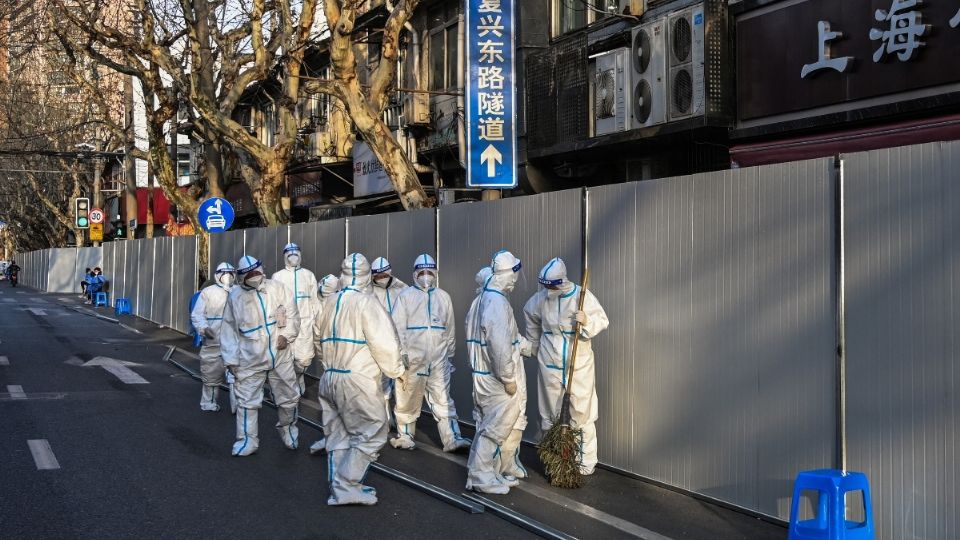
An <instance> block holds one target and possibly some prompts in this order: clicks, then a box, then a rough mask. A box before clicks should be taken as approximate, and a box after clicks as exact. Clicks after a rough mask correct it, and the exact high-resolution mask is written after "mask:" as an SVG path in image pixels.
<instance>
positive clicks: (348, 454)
mask: <svg viewBox="0 0 960 540" xmlns="http://www.w3.org/2000/svg"><path fill="white" fill-rule="evenodd" d="M328 456H329V457H328V460H329V462H328V471H329V472H328V474H330V475H332V477H333V479H332V481H331V482H330V498H328V499H327V505H329V506H341V505H345V504H362V505H366V506H372V505H374V504H377V490H375V489H373V488H372V487H369V486H365V485H363V479H364V477H365V476H366V474H367V468H369V467H370V464H371V463H373V461H374V458H373V457H372V456H370V455H368V454H365V453H363V452H361V451H360V450H358V449H356V448H350V449H349V450H334V451H332V452H328Z"/></svg>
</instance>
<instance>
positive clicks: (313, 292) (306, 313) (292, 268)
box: [270, 243, 320, 395]
mask: <svg viewBox="0 0 960 540" xmlns="http://www.w3.org/2000/svg"><path fill="white" fill-rule="evenodd" d="M301 257H302V255H301V252H300V246H298V245H296V244H293V243H290V244H287V245H286V246H284V248H283V261H284V264H285V265H286V267H285V268H284V269H283V270H279V271H277V272H276V273H274V274H273V277H272V278H270V279H272V280H274V281H278V282H280V283H282V284H283V285H284V286H285V287H286V288H288V289H290V290H291V291H292V292H293V294H294V295H295V296H296V298H297V312H298V313H299V314H300V335H299V336H297V339H296V340H295V341H294V342H293V343H292V344H291V348H292V349H293V359H294V360H295V361H296V363H295V364H294V366H293V367H294V369H296V371H297V386H298V388H299V389H300V394H301V395H303V393H304V391H306V387H305V386H304V382H303V372H304V371H306V370H307V368H309V367H310V364H311V363H312V362H313V355H314V348H313V324H314V321H315V320H316V318H317V315H319V313H320V297H319V294H318V285H317V277H316V276H315V275H313V272H311V271H310V270H307V269H306V268H303V267H302V266H300V263H301V261H302V258H301Z"/></svg>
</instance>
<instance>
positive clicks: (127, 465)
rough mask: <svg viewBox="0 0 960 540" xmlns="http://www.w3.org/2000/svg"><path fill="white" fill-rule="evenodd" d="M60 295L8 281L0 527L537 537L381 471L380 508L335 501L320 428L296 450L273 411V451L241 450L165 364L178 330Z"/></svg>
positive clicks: (266, 425) (189, 383)
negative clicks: (117, 366)
mask: <svg viewBox="0 0 960 540" xmlns="http://www.w3.org/2000/svg"><path fill="white" fill-rule="evenodd" d="M57 298H63V297H52V296H50V295H38V294H35V293H33V292H32V291H29V290H27V289H22V288H18V289H9V288H6V287H2V288H0V356H3V357H6V359H7V363H8V364H9V365H0V433H2V435H3V436H2V437H0V456H2V457H0V460H2V465H0V486H2V496H0V537H3V538H96V539H104V538H134V537H137V538H144V537H146V538H151V537H153V538H157V537H163V538H207V539H209V538H228V537H229V538H232V539H240V538H362V537H369V538H374V537H377V538H414V537H457V538H523V537H529V536H530V535H529V534H528V533H526V531H523V530H522V529H519V528H518V527H516V526H515V525H512V524H509V523H507V522H505V521H503V520H501V519H499V518H497V517H494V516H493V515H489V514H476V515H470V514H468V513H466V512H463V511H461V510H458V509H456V508H454V507H452V506H450V505H447V504H445V503H443V502H440V501H438V500H436V499H434V498H432V497H429V496H427V495H424V494H421V493H420V492H418V491H415V490H413V489H411V488H409V487H406V486H404V485H402V484H399V483H397V482H395V481H391V480H388V479H386V478H383V477H380V476H376V475H371V477H370V479H369V483H370V484H371V485H373V486H374V487H376V488H377V491H378V495H379V496H380V501H381V502H380V504H378V505H377V506H375V507H340V508H331V507H328V506H327V505H326V499H327V495H328V493H327V484H326V460H325V458H324V457H322V456H319V457H313V456H310V455H309V453H308V452H307V450H306V446H309V443H310V442H312V441H313V440H314V438H315V435H316V434H315V433H313V432H312V430H310V429H309V428H304V429H303V430H302V434H301V449H300V450H299V451H296V452H293V451H290V450H287V449H285V448H284V447H283V446H282V444H281V442H280V440H279V437H277V436H275V431H274V429H273V424H274V423H275V422H276V414H275V413H274V412H273V411H272V410H270V409H265V410H264V412H263V414H262V415H261V430H260V431H261V447H260V450H259V452H258V453H257V454H255V455H253V456H251V457H247V458H234V457H231V455H230V448H231V446H232V444H233V428H234V424H233V418H232V416H231V415H230V413H229V411H226V412H220V413H202V412H201V411H200V410H199V396H200V387H199V386H198V383H197V382H196V381H194V380H193V379H191V378H189V377H188V376H186V375H185V374H183V373H182V372H180V371H179V370H177V369H176V368H174V367H172V366H171V365H170V364H168V363H165V362H163V361H162V358H163V355H164V353H165V352H166V350H167V349H166V343H167V342H168V338H174V339H175V338H176V336H175V335H171V336H163V335H162V334H163V333H162V332H158V333H157V334H158V335H149V334H136V333H134V332H132V331H130V330H127V329H125V328H123V327H121V326H119V325H116V324H111V323H109V322H106V321H103V320H100V319H96V318H94V317H91V316H88V315H84V314H81V313H78V312H75V311H73V310H71V309H69V308H68V307H66V306H74V305H78V304H75V303H72V302H71V303H67V302H63V301H61V300H59V299H57ZM30 309H34V310H39V311H29V310H30ZM171 334H172V333H171ZM98 357H109V358H114V359H119V360H123V361H127V362H133V363H135V364H137V365H135V366H129V367H130V369H132V370H133V371H134V372H135V373H136V374H138V375H139V376H141V377H142V378H143V379H146V381H148V383H149V384H126V383H124V382H122V381H121V380H120V379H119V378H118V377H117V376H116V375H114V374H112V373H110V372H108V371H106V370H105V369H103V368H102V367H98V366H83V365H82V364H84V363H86V362H89V361H91V360H94V359H96V358H98ZM3 363H4V362H3V361H2V359H0V364H3ZM11 385H14V386H19V387H21V389H22V392H23V394H25V397H21V394H20V393H19V392H17V391H16V390H17V389H16V388H14V389H13V391H12V392H11V388H10V386H11ZM224 402H225V401H224ZM42 440H46V441H47V442H48V443H49V448H50V450H51V451H52V454H53V456H54V457H55V460H56V465H57V466H58V468H53V469H38V462H37V461H36V460H35V459H34V456H33V454H32V452H31V448H30V445H29V443H28V441H42ZM35 444H36V443H35ZM41 457H46V458H47V459H46V460H45V461H47V462H49V456H41ZM42 465H43V466H50V464H49V463H44V464H42Z"/></svg>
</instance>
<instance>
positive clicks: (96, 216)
mask: <svg viewBox="0 0 960 540" xmlns="http://www.w3.org/2000/svg"><path fill="white" fill-rule="evenodd" d="M90 223H103V210H101V209H99V208H94V209H93V210H90Z"/></svg>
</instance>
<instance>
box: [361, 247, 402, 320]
mask: <svg viewBox="0 0 960 540" xmlns="http://www.w3.org/2000/svg"><path fill="white" fill-rule="evenodd" d="M370 270H371V271H372V272H373V294H374V295H375V296H376V297H377V300H379V301H380V305H381V306H383V309H385V310H387V313H390V314H391V315H392V314H393V307H394V305H396V302H397V297H398V296H400V293H401V292H403V290H404V289H406V288H407V284H406V283H404V282H402V281H400V280H399V279H397V278H395V277H393V268H392V267H391V266H390V261H388V260H387V259H385V258H384V257H377V258H376V259H374V260H373V264H371V265H370Z"/></svg>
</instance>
